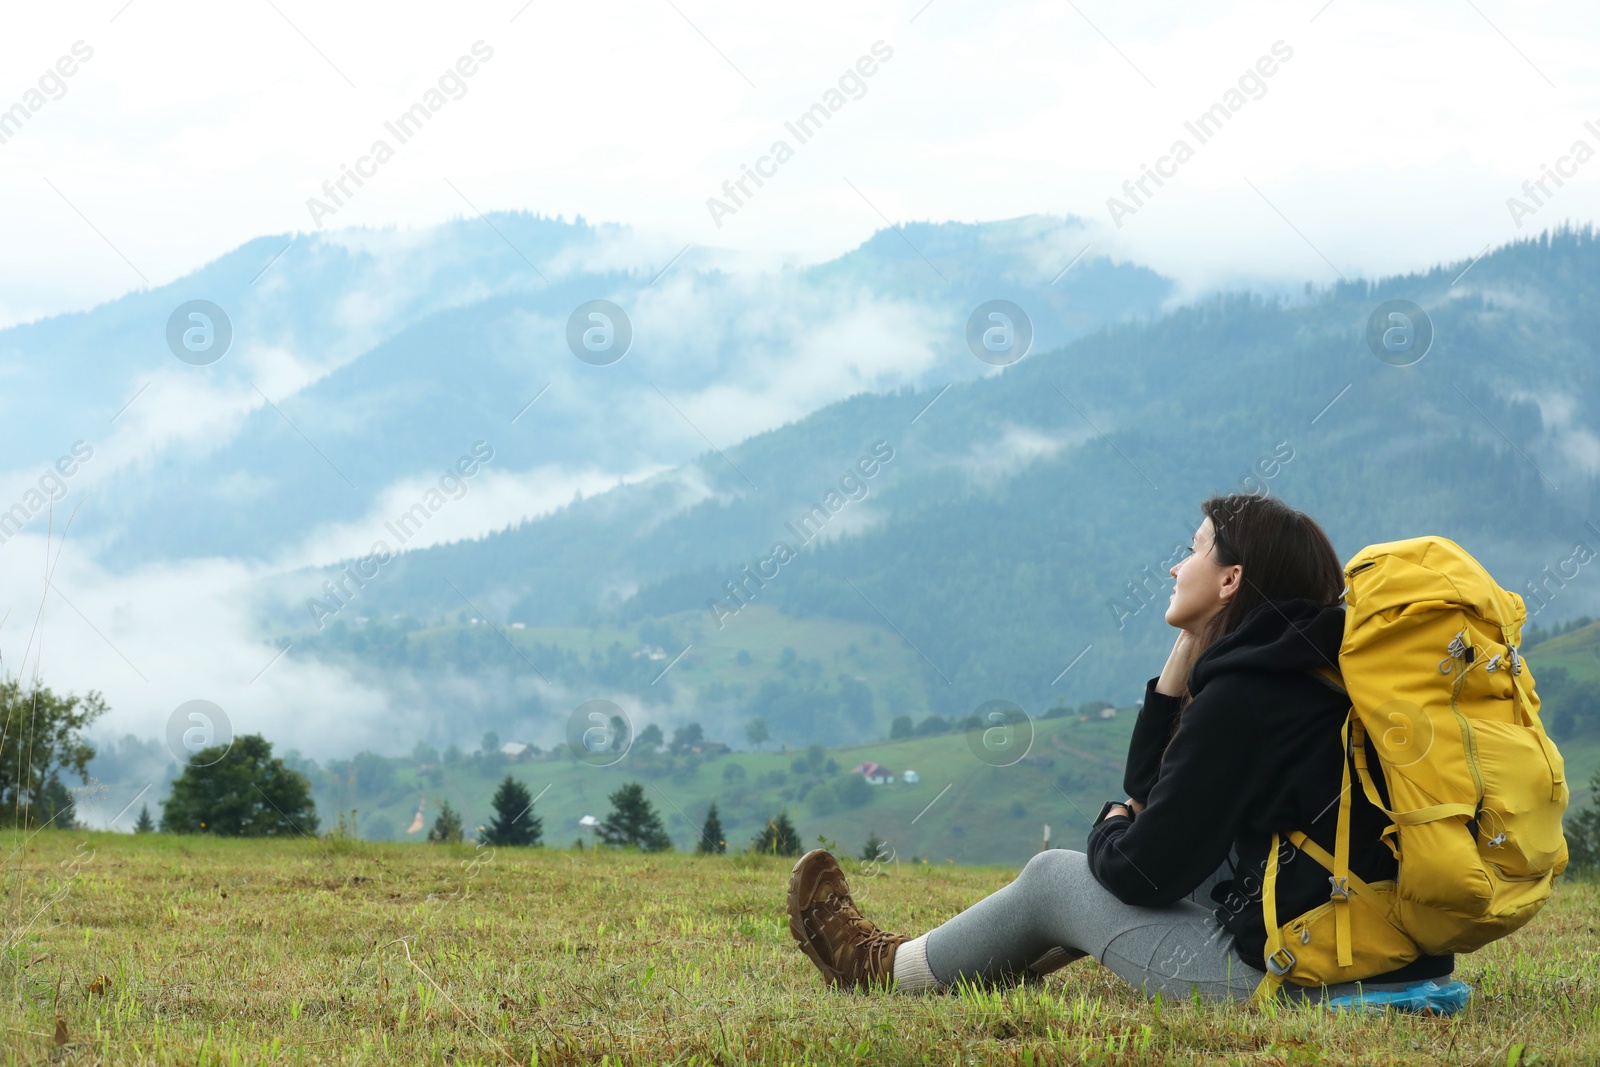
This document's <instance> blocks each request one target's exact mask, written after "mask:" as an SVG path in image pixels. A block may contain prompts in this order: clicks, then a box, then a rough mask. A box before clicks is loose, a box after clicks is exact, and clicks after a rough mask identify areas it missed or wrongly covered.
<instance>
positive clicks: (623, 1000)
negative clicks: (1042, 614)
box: [0, 831, 1600, 1067]
mask: <svg viewBox="0 0 1600 1067" xmlns="http://www.w3.org/2000/svg"><path fill="white" fill-rule="evenodd" d="M5 848H6V850H7V852H8V854H9V855H8V858H7V860H6V862H5V864H4V868H3V879H4V881H3V887H4V896H3V898H0V902H3V904H0V914H3V916H4V919H3V922H4V934H3V936H4V942H3V944H4V952H3V955H0V989H3V993H0V996H3V999H4V1007H3V1009H0V1016H3V1018H0V1027H3V1031H0V1032H3V1034H4V1039H3V1040H0V1049H3V1052H0V1063H3V1064H5V1065H7V1067H9V1065H13V1064H46V1063H52V1064H53V1063H72V1064H101V1063H104V1064H112V1063H117V1064H123V1063H126V1064H227V1065H234V1064H258V1063H259V1064H266V1063H274V1064H276V1063H291V1064H298V1063H338V1064H351V1065H355V1064H363V1065H386V1064H421V1063H441V1064H445V1063H448V1064H479V1063H481V1064H493V1063H518V1064H534V1063H538V1064H568V1063H573V1064H576V1063H613V1064H618V1063H628V1064H633V1063H639V1064H645V1063H680V1064H691V1063H693V1064H727V1065H732V1064H747V1063H749V1064H754V1063H763V1064H765V1063H817V1064H854V1063H861V1064H898V1063H933V1064H955V1063H1005V1064H1037V1063H1106V1064H1167V1063H1184V1064H1188V1063H1239V1064H1276V1065H1290V1064H1321V1063H1326V1064H1355V1063H1361V1064H1366V1063H1374V1064H1378V1063H1382V1064H1442V1063H1452V1064H1454V1063H1474V1064H1495V1065H1501V1064H1507V1065H1514V1064H1517V1063H1519V1062H1520V1063H1521V1064H1557V1063H1564V1064H1568V1063H1569V1064H1593V1063H1596V1062H1600V995H1597V993H1596V987H1595V983H1596V979H1597V977H1600V935H1597V933H1596V927H1597V926H1600V887H1597V886H1596V885H1595V884H1593V883H1585V882H1564V883H1562V884H1560V885H1559V886H1558V888H1557V894H1556V896H1555V898H1554V900H1553V901H1552V902H1551V903H1550V905H1548V906H1547V907H1546V908H1545V910H1544V912H1543V913H1541V914H1540V915H1539V916H1538V917H1537V918H1536V919H1535V920H1534V921H1533V923H1532V924H1530V926H1529V927H1528V928H1526V929H1524V930H1523V931H1521V932H1520V933H1519V934H1517V935H1515V936H1513V937H1511V938H1509V939H1507V940H1505V941H1502V942H1500V943H1498V944H1495V945H1493V946H1490V947H1489V948H1488V949H1485V950H1484V951H1482V952H1479V953H1477V954H1475V955H1472V956H1468V957H1462V958H1461V960H1460V963H1459V966H1458V969H1457V975H1458V977H1462V978H1464V979H1465V980H1467V981H1469V982H1471V983H1473V984H1474V985H1475V987H1476V990H1477V991H1476V995H1475V997H1474V999H1473V1001H1472V1003H1471V1004H1470V1005H1469V1007H1468V1008H1467V1009H1466V1010H1465V1011H1464V1012H1462V1013H1461V1014H1460V1015H1457V1016H1455V1017H1454V1018H1448V1019H1445V1018H1427V1017H1412V1016H1401V1015H1389V1016H1385V1015H1380V1014H1372V1015H1360V1016H1350V1015H1338V1014H1332V1013H1329V1012H1326V1011H1323V1010H1319V1009H1315V1008H1292V1009H1291V1008H1278V1009H1275V1008H1272V1007H1268V1008H1266V1009H1262V1010H1258V1009H1255V1008H1251V1007H1247V1006H1234V1005H1228V1006H1215V1005H1209V1004H1197V1003H1190V1002H1182V1003H1167V1004H1159V1005H1157V1004H1151V1003H1147V1002H1145V1001H1144V1000H1143V999H1142V998H1141V997H1139V996H1138V995H1137V994H1135V993H1134V992H1132V991H1131V990H1129V989H1127V988H1125V987H1123V986H1122V985H1121V984H1120V983H1119V982H1118V981H1117V979H1116V978H1115V977H1114V976H1113V975H1111V973H1110V972H1108V971H1106V970H1104V969H1102V968H1101V967H1100V966H1099V965H1098V964H1096V963H1094V962H1093V961H1092V960H1084V961H1080V962H1078V963H1075V964H1073V965H1071V966H1070V967H1068V968H1066V969H1065V970H1063V971H1060V972H1058V973H1057V974H1054V975H1051V976H1050V977H1049V978H1048V979H1046V980H1044V981H1042V982H1038V983H1034V984H1029V985H1024V986H1021V987H1019V988H1015V989H1010V990H1006V991H1003V992H984V991H966V992H961V993H957V994H952V995H946V996H936V997H927V998H911V997H903V996H895V995H890V994H874V995H870V996H862V995H858V994H853V993H841V992H837V991H833V990H829V989H826V988H825V987H823V986H822V985H821V983H820V982H819V980H818V978H817V975H816V972H815V971H814V970H813V968H812V967H811V964H810V963H809V962H808V961H807V960H806V959H805V957H804V956H802V955H801V954H800V952H799V951H798V950H797V949H796V948H795V947H794V945H793V943H792V941H791V940H790V938H789V934H788V930H787V926H786V921H785V912H784V887H785V883H786V879H787V876H788V870H789V861H787V860H782V859H776V858H771V857H764V856H737V857H695V856H690V855H683V854H676V853H674V854H666V855H651V856H643V855H638V854H629V853H615V852H598V853H597V852H595V851H594V850H592V849H589V850H582V851H580V850H574V849H555V848H551V849H533V850H513V849H500V850H492V849H488V848H483V849H478V848H474V847H473V846H471V845H463V846H429V845H424V844H410V843H396V844H387V843H370V842H360V841H351V840H331V841H330V840H319V841H313V840H310V839H300V840H282V841H237V840H232V841H230V840H216V839H207V838H184V837H173V836H167V835H141V836H132V835H127V834H110V833H96V832H65V831H44V832H41V833H38V834H36V835H35V836H33V837H32V838H31V839H28V840H27V841H26V842H25V843H24V842H23V841H22V840H21V839H20V838H8V839H7V840H6V843H5ZM848 867H849V869H850V870H852V871H853V872H855V878H854V885H855V889H856V892H857V896H858V897H859V898H860V899H861V902H862V905H863V908H864V909H865V910H866V911H867V912H868V914H870V915H871V916H873V917H874V918H875V919H876V920H877V921H879V922H880V923H881V924H882V925H884V926H886V927H888V928H890V929H896V930H902V931H907V932H921V931H922V930H925V929H926V928H928V927H930V926H932V925H935V924H936V923H938V922H939V921H941V920H942V919H944V918H946V917H948V916H949V915H951V914H952V913H954V912H955V911H957V910H959V909H960V908H962V907H965V906H968V905H970V904H971V903H972V902H974V901H975V900H977V899H979V898H980V897H982V896H983V895H985V894H987V893H989V892H992V891H993V890H994V889H996V888H998V887H1000V886H1002V885H1004V884H1005V883H1006V882H1007V881H1009V880H1010V879H1011V878H1012V877H1013V876H1014V873H1015V872H1014V870H1009V869H997V868H979V867H958V866H953V865H945V864H926V865H906V864H899V865H891V866H888V867H885V868H883V869H882V870H881V871H878V872H871V871H862V870H860V869H859V865H858V864H855V863H850V864H848Z"/></svg>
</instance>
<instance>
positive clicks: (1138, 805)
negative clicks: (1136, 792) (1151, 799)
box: [1127, 797, 1144, 815]
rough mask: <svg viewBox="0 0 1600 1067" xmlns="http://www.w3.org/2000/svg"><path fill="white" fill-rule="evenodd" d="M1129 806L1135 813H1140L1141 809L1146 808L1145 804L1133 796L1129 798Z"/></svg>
mask: <svg viewBox="0 0 1600 1067" xmlns="http://www.w3.org/2000/svg"><path fill="white" fill-rule="evenodd" d="M1127 807H1128V810H1129V811H1131V812H1133V813H1134V814H1135V815H1137V814H1139V813H1140V812H1141V811H1143V810H1144V805H1143V804H1141V803H1139V802H1138V801H1137V800H1135V799H1133V798H1132V797H1129V798H1128V802H1127Z"/></svg>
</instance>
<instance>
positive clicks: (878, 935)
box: [789, 848, 911, 989]
mask: <svg viewBox="0 0 1600 1067" xmlns="http://www.w3.org/2000/svg"><path fill="white" fill-rule="evenodd" d="M789 933H791V934H793V935H794V939H795V940H796V941H797V942H799V944H800V951H801V952H804V953H805V954H806V955H807V956H809V957H810V958H811V962H812V963H814V964H816V965H817V970H819V971H821V972H822V977H823V980H824V981H826V982H827V983H828V984H829V985H840V986H846V987H849V988H854V989H867V988H869V987H872V986H880V987H882V986H887V985H889V984H890V983H891V982H892V981H893V980H894V952H895V947H896V946H898V945H901V944H903V943H905V942H907V941H910V940H911V939H910V938H909V937H904V936H902V935H900V934H891V933H889V932H887V931H885V930H880V929H878V928H877V927H876V926H874V925H873V924H872V922H871V921H870V920H869V919H867V917H866V916H864V915H862V914H861V912H860V911H859V910H857V908H856V905H855V901H853V900H851V899H850V886H849V885H848V884H847V883H846V882H845V879H844V871H842V870H840V869H839V864H838V862H837V861H836V860H835V859H834V858H833V857H832V856H831V855H829V854H828V852H827V851H826V850H825V849H820V848H817V849H812V850H811V851H810V852H807V853H806V854H805V855H804V856H801V857H800V861H799V862H798V863H796V864H795V865H794V871H793V873H791V874H790V875H789Z"/></svg>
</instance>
